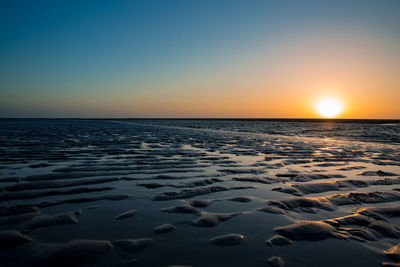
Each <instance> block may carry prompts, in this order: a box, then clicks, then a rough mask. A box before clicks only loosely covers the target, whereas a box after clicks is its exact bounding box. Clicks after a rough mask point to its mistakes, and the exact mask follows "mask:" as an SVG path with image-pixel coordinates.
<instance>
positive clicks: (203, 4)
mask: <svg viewBox="0 0 400 267" xmlns="http://www.w3.org/2000/svg"><path fill="white" fill-rule="evenodd" d="M0 25H1V26H0V27H1V35H0V117H193V116H194V117H237V116H242V114H243V116H244V117H246V116H251V117H253V116H260V117H287V116H296V114H294V115H291V114H292V113H290V112H287V113H285V111H281V110H279V109H273V108H271V109H268V108H266V109H265V110H263V109H262V107H258V106H257V110H252V105H251V103H253V102H254V101H255V100H256V98H258V97H257V94H258V95H260V96H261V97H263V98H265V103H266V105H269V104H268V103H269V102H268V101H272V102H274V98H275V97H276V99H282V96H281V95H279V91H280V90H283V91H282V94H288V95H290V92H291V91H290V90H297V91H299V90H302V89H300V88H298V86H297V85H296V86H294V85H293V86H291V85H290V84H289V85H285V86H287V87H290V88H292V89H287V88H286V87H285V89H282V88H283V85H282V83H270V80H271V79H273V78H275V77H277V76H279V77H281V78H280V79H282V80H285V73H286V71H285V70H288V72H289V73H290V71H291V68H296V69H299V68H301V66H302V64H300V63H296V64H294V63H290V64H289V63H288V65H287V66H286V67H285V68H286V69H283V70H279V72H278V74H276V73H275V72H274V70H277V69H279V66H280V63H279V62H280V61H279V59H276V58H274V56H275V57H279V58H280V57H282V58H283V61H284V60H286V59H285V55H288V54H291V53H294V55H293V56H295V55H297V54H296V53H297V51H300V50H301V49H300V48H299V47H302V46H306V47H309V48H310V47H314V45H315V47H316V48H315V49H316V52H323V51H325V50H324V49H325V46H326V43H324V42H325V41H328V43H329V44H330V45H329V48H328V47H327V51H331V50H329V49H333V50H334V52H335V51H336V52H337V51H339V50H340V49H344V50H345V51H347V54H346V58H351V57H352V55H353V54H351V53H356V52H349V51H353V50H354V51H357V49H356V47H357V46H360V47H361V48H363V47H364V45H365V46H368V44H367V43H369V42H372V43H373V44H374V45H373V47H375V48H376V47H377V49H376V50H378V51H380V50H385V51H386V52H387V53H386V52H385V53H384V54H383V55H382V54H379V53H380V52H379V53H376V55H375V54H373V53H371V52H370V51H372V50H373V51H375V50H374V48H365V49H366V50H368V51H365V53H364V54H361V56H364V58H365V55H368V54H373V55H372V56H371V58H372V59H371V60H374V61H376V60H378V61H379V62H380V61H382V62H383V63H382V64H383V65H382V66H383V68H387V69H388V70H389V71H385V73H389V74H387V75H388V76H387V77H383V78H382V77H380V78H379V79H377V80H379V81H381V80H382V79H383V80H387V81H390V83H389V85H388V87H393V88H391V89H390V90H389V89H388V90H389V91H388V92H387V94H389V95H390V94H392V95H391V98H393V97H398V96H399V95H398V94H395V93H393V92H395V91H396V90H398V91H400V88H399V84H398V83H397V82H398V80H396V78H395V76H396V75H397V74H398V72H395V73H392V72H393V68H396V66H397V67H399V69H400V66H399V62H398V61H396V62H397V65H396V62H391V60H392V59H398V56H399V49H400V43H399V40H400V1H395V0H394V1H388V0H383V1H368V0H365V1H324V0H318V1H285V0H277V1H267V0H265V1H257V0H254V1H244V0H243V1H233V0H227V1H224V0H222V1H206V0H199V1H194V0H193V1H192V0H182V1H168V0H162V1H151V0H150V1H101V0H97V1H71V0H69V1H39V0H37V1H18V0H15V1H2V2H1V4H0ZM304 36H306V38H303V37H304ZM354 36H355V37H354ZM329 38H332V41H331V40H328V39H329ZM346 38H347V39H348V40H350V43H351V46H352V47H348V46H346V45H345V48H343V43H346V40H347V39H346ZM316 40H317V41H316ZM336 40H340V42H338V43H339V44H340V45H338V46H335V45H334V43H336ZM331 46H332V47H333V48H332V47H331ZM339 46H340V47H341V48H340V49H339V48H337V47H339ZM352 49H353V50H352ZM293 51H294V52H293ZM340 51H342V50H340ZM301 55H302V60H305V61H306V60H307V58H308V57H309V56H307V53H305V54H304V53H302V54H301ZM358 56H359V55H358ZM299 57H301V56H299ZM271 58H273V59H271ZM377 58H378V59H377ZM269 60H270V61H269ZM327 60H328V61H329V60H334V59H327ZM325 61H326V60H325ZM268 62H270V63H268ZM316 62H318V61H316ZM260 64H261V65H262V66H261V67H260ZM304 64H308V63H306V62H304ZM315 64H317V63H315ZM260 69H263V71H259V70H260ZM317 69H318V67H317ZM315 71H317V70H315ZM371 71H373V70H370V69H368V70H365V74H367V73H369V72H371ZM330 73H332V71H330ZM288 75H289V74H288ZM295 75H296V74H293V76H292V75H291V76H290V77H286V78H287V79H289V80H290V79H292V77H294V76H295ZM298 75H301V74H298ZM315 75H319V74H318V73H315ZM383 75H385V74H383ZM366 76H368V75H366ZM392 76H393V77H392ZM321 77H322V76H321ZM340 78H341V79H342V80H344V78H343V77H340ZM393 79H394V80H393ZM351 82H352V86H354V84H356V82H355V81H351ZM374 82H378V81H375V80H374ZM329 83H331V84H332V81H331V80H330V81H329ZM349 83H350V82H349ZM366 83H367V84H371V83H372V82H371V81H366ZM335 86H336V85H335ZM341 86H343V84H341ZM357 86H361V85H359V84H358V83H357ZM261 87H262V88H261ZM260 88H261V89H260ZM338 90H339V89H338ZM341 90H343V88H341ZM357 90H359V88H358V89H357ZM371 90H373V89H371ZM245 92H248V94H246V95H245ZM307 92H308V91H307ZM354 94H355V93H354ZM371 94H372V93H371ZM393 94H394V95H393ZM227 95H228V96H231V97H227ZM372 95H373V94H372ZM245 96H246V97H247V96H248V97H249V98H246V97H245ZM398 100H400V99H398ZM252 101H253V102H252ZM288 101H289V100H288ZM382 101H384V100H382ZM185 103H186V104H185ZM241 103H243V105H241ZM254 103H255V102H254ZM235 105H236V106H237V105H240V111H238V109H237V110H235V109H233V108H232V107H234V106H235ZM257 105H258V104H257ZM255 106H256V104H255ZM270 106H271V107H272V106H273V105H272V103H271V105H270ZM219 107H221V108H219ZM246 107H249V108H248V110H246ZM360 108H361V107H360ZM247 111H248V112H247ZM378 111H379V112H381V113H379V114H381V115H379V116H380V117H396V116H398V115H400V112H399V110H398V109H396V107H395V106H393V107H389V111H387V112H389V113H387V114H388V115H387V116H385V111H382V110H379V109H378V108H377V111H375V112H378ZM354 114H361V115H358V116H360V117H363V116H364V115H365V116H367V115H368V114H367V113H362V112H361V113H354ZM363 114H364V115H363ZM307 115H308V113H307V112H306V111H304V112H303V113H301V114H299V115H298V116H299V117H302V116H307ZM369 116H373V115H369ZM379 116H378V117H379Z"/></svg>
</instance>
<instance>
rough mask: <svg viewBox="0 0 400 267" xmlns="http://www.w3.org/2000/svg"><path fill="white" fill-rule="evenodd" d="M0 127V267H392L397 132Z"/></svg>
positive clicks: (398, 237) (398, 197)
mask: <svg viewBox="0 0 400 267" xmlns="http://www.w3.org/2000/svg"><path fill="white" fill-rule="evenodd" d="M0 124H1V127H0V129H1V130H0V135H1V139H0V144H1V145H0V203H1V204H0V266H400V248H399V246H400V227H399V226H400V125H399V124H373V123H370V124H357V123H354V124H352V123H347V124H335V123H314V124H313V123H311V125H308V124H307V123H304V122H299V123H289V122H274V123H269V124H268V123H262V122H258V123H257V122H252V121H250V122H246V121H213V120H205V121H190V120H170V121H168V120H159V121H158V120H2V121H0ZM309 124H310V123H309ZM354 129H355V130H354Z"/></svg>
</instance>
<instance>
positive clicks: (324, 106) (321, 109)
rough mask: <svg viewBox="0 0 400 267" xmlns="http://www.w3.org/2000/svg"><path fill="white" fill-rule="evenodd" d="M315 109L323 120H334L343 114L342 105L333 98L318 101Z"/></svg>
mask: <svg viewBox="0 0 400 267" xmlns="http://www.w3.org/2000/svg"><path fill="white" fill-rule="evenodd" d="M315 107H316V110H317V112H318V113H319V114H320V115H321V116H322V117H325V118H334V117H337V116H338V115H340V114H341V113H342V112H343V104H342V103H341V101H340V100H338V99H336V98H333V97H326V98H321V99H319V100H318V101H317V104H316V106H315Z"/></svg>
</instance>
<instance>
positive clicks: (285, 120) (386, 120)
mask: <svg viewBox="0 0 400 267" xmlns="http://www.w3.org/2000/svg"><path fill="white" fill-rule="evenodd" d="M0 120H143V121H150V120H163V121H168V120H193V121H196V120H198V121H204V120H213V121H271V122H334V123H374V124H381V123H382V124H383V123H400V119H323V118H0Z"/></svg>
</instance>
